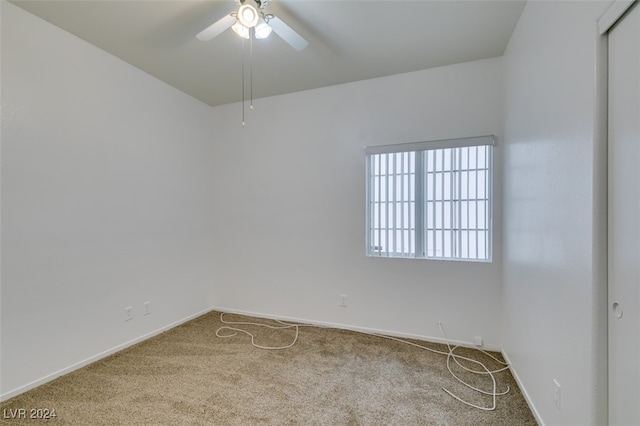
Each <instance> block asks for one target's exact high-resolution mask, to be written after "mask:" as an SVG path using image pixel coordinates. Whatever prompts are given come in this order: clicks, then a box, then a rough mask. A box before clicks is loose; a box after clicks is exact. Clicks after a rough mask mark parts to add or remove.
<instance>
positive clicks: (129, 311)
mask: <svg viewBox="0 0 640 426" xmlns="http://www.w3.org/2000/svg"><path fill="white" fill-rule="evenodd" d="M132 319H133V306H127V307H126V308H124V320H125V321H131V320H132Z"/></svg>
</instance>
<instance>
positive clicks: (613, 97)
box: [608, 2, 640, 425]
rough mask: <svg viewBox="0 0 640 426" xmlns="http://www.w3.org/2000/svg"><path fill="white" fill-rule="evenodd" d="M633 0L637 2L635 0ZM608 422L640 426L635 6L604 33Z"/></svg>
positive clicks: (639, 73) (639, 126) (639, 38)
mask: <svg viewBox="0 0 640 426" xmlns="http://www.w3.org/2000/svg"><path fill="white" fill-rule="evenodd" d="M636 3H637V2H636ZM608 208H609V225H608V226H609V422H610V424H611V425H640V313H639V311H640V6H638V4H636V5H635V6H634V7H633V8H632V9H631V10H629V11H628V12H627V14H626V15H625V16H623V17H622V18H621V20H620V21H618V22H617V23H616V24H615V26H614V27H613V28H612V29H611V30H610V32H609V206H608Z"/></svg>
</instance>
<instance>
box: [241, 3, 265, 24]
mask: <svg viewBox="0 0 640 426" xmlns="http://www.w3.org/2000/svg"><path fill="white" fill-rule="evenodd" d="M259 18H260V15H259V14H258V10H257V9H256V8H255V7H253V6H251V5H250V4H243V5H242V6H240V8H239V9H238V21H240V23H241V24H242V25H244V26H245V27H247V28H253V27H255V26H256V24H257V23H258V19H259Z"/></svg>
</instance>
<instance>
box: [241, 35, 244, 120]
mask: <svg viewBox="0 0 640 426" xmlns="http://www.w3.org/2000/svg"><path fill="white" fill-rule="evenodd" d="M241 64H242V65H241V72H240V80H241V82H242V127H244V126H245V122H244V39H242V62H241Z"/></svg>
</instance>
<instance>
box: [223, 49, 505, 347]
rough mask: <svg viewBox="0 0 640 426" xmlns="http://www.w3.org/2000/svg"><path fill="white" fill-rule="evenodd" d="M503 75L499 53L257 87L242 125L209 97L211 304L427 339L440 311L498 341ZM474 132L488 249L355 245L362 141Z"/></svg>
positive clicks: (459, 330)
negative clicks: (489, 160) (489, 141)
mask: <svg viewBox="0 0 640 426" xmlns="http://www.w3.org/2000/svg"><path fill="white" fill-rule="evenodd" d="M501 77H502V61H501V59H500V58H498V59H490V60H484V61H478V62H472V63H465V64H460V65H455V66H448V67H443V68H436V69H430V70H425V71H420V72H415V73H409V74H402V75H396V76H392V77H385V78H379V79H372V80H367V81H361V82H357V83H351V84H345V85H339V86H333V87H328V88H323V89H318V90H311V91H305V92H298V93H294V94H289V95H283V96H278V97H271V98H265V99H259V100H257V101H255V111H254V112H248V113H247V117H246V122H247V125H246V127H245V128H242V126H241V108H240V105H239V104H233V105H227V106H221V107H217V108H214V109H213V111H212V114H211V115H212V120H217V122H218V123H219V125H218V126H217V127H218V128H219V129H221V137H220V144H219V146H218V150H217V153H218V155H217V156H216V158H217V159H218V160H219V162H218V163H217V164H216V172H217V173H218V174H217V179H216V182H217V183H218V187H217V188H216V196H217V203H216V215H215V217H216V221H217V236H218V241H220V242H223V243H222V244H219V245H218V254H217V262H218V265H219V269H218V273H219V279H218V280H217V281H216V287H215V295H216V297H215V302H214V303H215V305H216V306H217V307H219V308H222V309H226V310H235V311H242V312H252V313H257V314H260V315H270V316H278V317H289V318H298V319H303V320H309V321H314V322H326V323H334V324H339V325H341V326H346V327H355V328H358V327H360V328H370V329H375V330H384V331H387V332H393V333H398V334H405V335H415V336H421V337H424V338H429V339H433V338H436V339H437V338H440V337H441V336H440V332H439V331H438V327H437V321H438V320H442V321H443V322H444V325H445V327H446V329H447V331H448V334H449V337H451V338H452V339H455V340H460V341H464V342H467V343H470V342H473V338H474V336H476V335H481V336H483V337H484V339H485V341H486V342H487V343H488V344H489V345H491V346H492V347H496V348H499V347H501V340H500V325H499V324H500V321H501V311H500V310H501V291H502V287H501V256H502V254H501V253H502V252H501V219H500V216H499V212H500V210H501V208H500V188H501V181H500V170H499V165H500V154H501V146H500V145H501V140H500V137H501V131H502V119H501V116H502V110H501V105H502V91H501V87H502V84H501ZM223 124H224V125H223ZM486 134H495V135H497V136H498V146H497V148H496V149H495V155H496V161H495V163H496V165H497V166H498V170H497V173H496V180H495V188H496V212H497V213H496V215H495V217H494V226H495V231H496V233H495V240H494V241H495V252H494V262H493V263H469V262H444V261H430V260H402V259H384V258H367V257H366V256H365V156H364V147H365V146H367V145H383V144H392V143H401V142H414V141H425V140H437V139H444V138H455V137H464V136H478V135H486ZM341 294H346V295H348V299H347V302H348V307H347V308H341V307H339V303H340V301H341V299H340V295H341Z"/></svg>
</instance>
